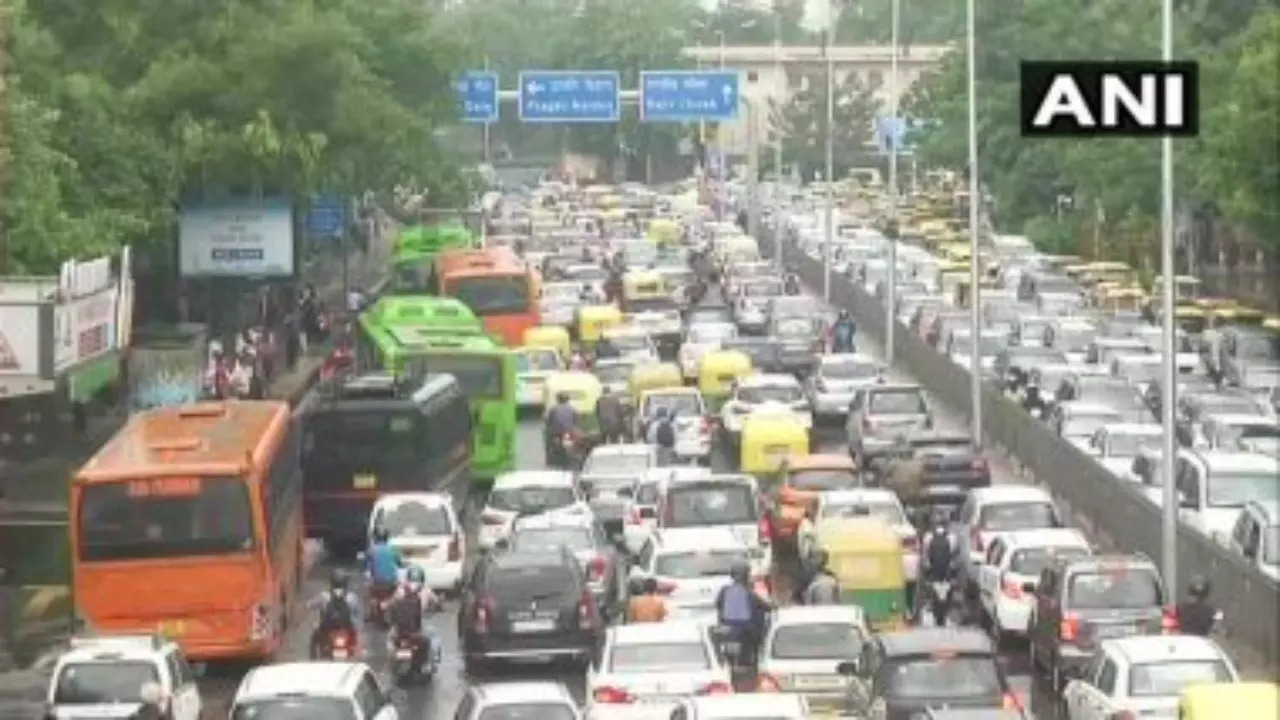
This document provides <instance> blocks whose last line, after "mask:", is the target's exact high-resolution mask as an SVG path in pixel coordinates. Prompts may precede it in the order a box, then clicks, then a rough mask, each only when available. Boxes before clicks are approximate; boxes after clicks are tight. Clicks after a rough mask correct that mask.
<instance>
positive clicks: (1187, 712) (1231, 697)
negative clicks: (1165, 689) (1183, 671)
mask: <svg viewBox="0 0 1280 720" xmlns="http://www.w3.org/2000/svg"><path fill="white" fill-rule="evenodd" d="M1225 717H1235V718H1242V719H1243V718H1248V719H1249V720H1280V685H1277V684H1276V683H1273V682H1234V683H1205V684H1203V685H1192V686H1190V687H1187V688H1184V689H1183V691H1182V697H1180V698H1179V699H1178V719H1179V720H1219V718H1225Z"/></svg>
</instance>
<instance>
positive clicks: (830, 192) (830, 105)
mask: <svg viewBox="0 0 1280 720" xmlns="http://www.w3.org/2000/svg"><path fill="white" fill-rule="evenodd" d="M828 15H829V17H828V20H827V35H826V41H825V42H824V43H823V46H822V55H823V58H824V59H825V60H826V66H827V77H826V85H827V93H826V95H827V113H826V122H825V123H824V124H823V132H822V135H823V143H824V149H823V152H824V155H825V159H826V162H825V167H824V169H823V176H822V179H823V180H824V181H825V182H826V197H825V203H824V204H825V208H824V213H823V214H824V221H823V229H822V231H823V235H822V298H823V300H825V301H827V302H831V246H832V245H833V244H834V243H835V184H834V183H833V182H832V176H833V175H834V174H835V147H834V145H833V142H834V139H833V137H832V135H833V132H834V127H835V119H836V104H835V95H836V80H835V76H836V74H835V66H834V63H833V62H832V59H831V47H832V45H834V44H835V39H836V20H837V18H838V17H839V7H838V6H837V5H836V2H835V0H831V6H830V12H829V13H828Z"/></svg>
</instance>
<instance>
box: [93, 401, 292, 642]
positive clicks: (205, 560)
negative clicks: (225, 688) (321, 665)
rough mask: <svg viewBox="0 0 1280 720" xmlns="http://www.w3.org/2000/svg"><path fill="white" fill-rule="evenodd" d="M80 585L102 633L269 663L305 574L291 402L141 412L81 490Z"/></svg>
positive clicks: (104, 451)
mask: <svg viewBox="0 0 1280 720" xmlns="http://www.w3.org/2000/svg"><path fill="white" fill-rule="evenodd" d="M71 536H72V537H71V539H72V573H73V576H72V579H73V582H74V588H75V598H76V603H77V606H78V608H79V611H80V613H81V615H82V616H83V617H84V618H86V619H87V620H88V622H89V623H90V625H91V626H92V627H93V628H94V629H95V630H100V631H106V632H113V633H138V632H147V633H150V632H155V631H159V632H162V633H164V634H165V635H166V636H168V637H172V638H174V639H175V640H177V641H178V643H179V644H180V645H181V646H182V649H183V650H184V651H185V652H186V653H187V655H188V657H191V658H194V659H196V660H224V659H249V660H264V659H269V658H270V657H271V656H272V655H273V654H274V653H275V652H276V650H277V649H278V648H279V647H280V644H281V642H282V641H283V639H284V636H285V633H286V632H287V628H288V620H289V618H288V612H289V609H290V608H292V607H293V606H294V603H293V600H294V592H295V590H297V589H298V588H299V587H300V583H301V580H302V573H303V570H304V568H303V567H302V564H303V559H302V557H303V555H302V553H303V528H302V473H301V471H300V468H299V442H298V431H297V429H296V428H295V424H294V421H293V415H292V412H291V411H290V408H289V405H288V404H287V403H283V402H276V401H251V402H241V401H234V400H233V401H225V402H208V403H198V404H194V405H183V406H178V407H166V408H158V409H155V410H148V411H146V412H142V413H138V414H136V415H134V416H133V417H132V418H130V420H129V423H128V424H127V425H125V426H124V427H123V428H121V429H120V430H119V431H118V432H117V433H116V434H115V436H114V437H113V438H111V440H110V441H108V442H107V443H106V444H105V445H103V446H102V448H101V449H100V450H98V452H97V454H95V455H94V456H93V457H92V458H90V459H89V461H88V462H87V463H85V465H84V467H83V468H81V469H80V472H79V473H77V474H76V476H75V478H74V480H73V481H72V485H71Z"/></svg>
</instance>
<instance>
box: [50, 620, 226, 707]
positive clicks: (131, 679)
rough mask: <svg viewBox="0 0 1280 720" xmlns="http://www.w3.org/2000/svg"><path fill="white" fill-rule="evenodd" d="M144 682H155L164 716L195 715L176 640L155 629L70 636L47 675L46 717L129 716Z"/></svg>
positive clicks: (192, 679)
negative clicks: (68, 644)
mask: <svg viewBox="0 0 1280 720" xmlns="http://www.w3.org/2000/svg"><path fill="white" fill-rule="evenodd" d="M147 683H155V684H156V685H157V686H158V687H159V689H160V703H161V705H162V706H163V707H164V708H167V710H168V717H171V718H173V720H200V717H201V714H202V706H201V700H200V691H199V689H197V688H196V676H195V673H193V672H192V670H191V666H190V665H189V664H188V663H187V659H186V656H184V655H183V654H182V649H181V648H179V647H178V645H177V643H175V642H173V641H172V640H167V639H165V638H163V637H160V636H158V635H115V636H112V635H106V636H102V637H88V638H73V639H72V640H71V647H70V649H69V650H67V651H66V652H65V653H63V654H62V656H61V657H59V658H58V661H57V663H56V664H55V665H54V667H53V674H52V675H51V676H50V678H49V688H48V690H47V692H46V695H45V703H46V704H47V705H48V708H49V712H48V713H47V715H46V717H51V718H58V719H60V720H61V719H66V720H70V719H71V718H120V719H121V720H123V719H124V718H131V717H133V714H134V713H135V712H137V711H138V708H140V707H141V706H142V693H141V690H142V686H143V685H145V684H147Z"/></svg>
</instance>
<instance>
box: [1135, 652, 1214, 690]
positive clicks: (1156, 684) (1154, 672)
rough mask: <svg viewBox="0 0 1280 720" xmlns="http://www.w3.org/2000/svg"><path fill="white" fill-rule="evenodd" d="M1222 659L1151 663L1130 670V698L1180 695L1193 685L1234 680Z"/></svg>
mask: <svg viewBox="0 0 1280 720" xmlns="http://www.w3.org/2000/svg"><path fill="white" fill-rule="evenodd" d="M1232 679H1233V678H1232V677H1231V670H1230V669H1228V668H1227V664H1226V663H1224V662H1222V661H1221V660H1179V661H1174V662H1169V661H1167V660H1166V661H1162V662H1149V663H1140V664H1138V665H1134V666H1133V667H1132V668H1130V669H1129V697H1177V696H1179V695H1181V694H1182V690H1183V688H1186V687H1187V686H1189V685H1200V684H1213V683H1226V682H1231V681H1232Z"/></svg>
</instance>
